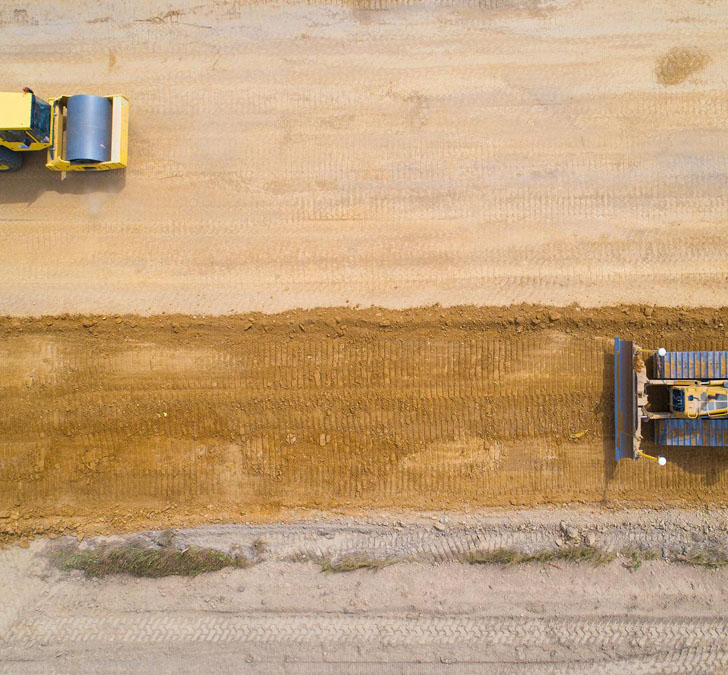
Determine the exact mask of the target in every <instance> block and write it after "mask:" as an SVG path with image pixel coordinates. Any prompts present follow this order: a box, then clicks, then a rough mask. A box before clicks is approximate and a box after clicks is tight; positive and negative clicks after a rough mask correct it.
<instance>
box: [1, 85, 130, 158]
mask: <svg viewBox="0 0 728 675" xmlns="http://www.w3.org/2000/svg"><path fill="white" fill-rule="evenodd" d="M128 144H129V101H128V100H127V99H126V97H124V96H120V95H118V94H117V95H112V96H91V95H88V94H75V95H72V96H68V95H62V96H58V97H57V98H51V99H48V101H44V100H43V99H42V98H39V97H38V96H36V95H35V93H33V90H32V89H28V88H27V87H25V88H24V89H23V91H22V92H17V93H16V92H0V171H17V170H18V169H20V167H21V166H22V164H23V153H24V152H32V151H34V150H45V149H47V150H48V157H47V159H46V167H48V168H49V169H52V170H53V171H109V170H111V169H123V168H124V167H126V163H127V153H128Z"/></svg>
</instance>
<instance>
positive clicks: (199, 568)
mask: <svg viewBox="0 0 728 675" xmlns="http://www.w3.org/2000/svg"><path fill="white" fill-rule="evenodd" d="M50 557H51V561H52V562H53V563H54V564H55V565H56V566H57V567H59V568H60V569H62V570H80V571H82V572H84V573H85V574H86V575H87V576H89V577H105V576H107V575H109V574H128V575H130V576H133V577H151V578H159V577H168V576H193V577H194V576H197V575H198V574H204V573H205V572H216V571H217V570H221V569H224V568H226V567H239V568H240V567H249V566H250V562H249V561H248V560H247V559H246V558H244V557H243V556H240V555H228V554H227V553H223V552H222V551H217V550H215V549H210V548H199V547H195V546H192V547H189V548H187V549H177V548H173V547H171V546H166V547H162V548H155V547H150V546H138V545H133V544H124V545H108V546H99V547H98V548H94V549H88V550H80V549H79V548H77V547H64V548H60V549H57V550H56V551H54V552H52V553H51V556H50Z"/></svg>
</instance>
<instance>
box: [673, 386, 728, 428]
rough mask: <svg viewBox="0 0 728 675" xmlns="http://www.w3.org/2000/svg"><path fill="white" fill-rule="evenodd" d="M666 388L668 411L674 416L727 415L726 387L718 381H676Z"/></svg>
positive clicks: (727, 393)
mask: <svg viewBox="0 0 728 675" xmlns="http://www.w3.org/2000/svg"><path fill="white" fill-rule="evenodd" d="M668 390H669V396H670V412H671V413H672V414H673V415H674V416H675V417H686V418H688V419H696V418H698V417H726V416H728V388H726V386H724V385H723V384H721V383H719V382H718V383H716V381H712V382H711V383H710V384H704V383H702V382H678V383H675V384H674V385H672V386H670V387H668Z"/></svg>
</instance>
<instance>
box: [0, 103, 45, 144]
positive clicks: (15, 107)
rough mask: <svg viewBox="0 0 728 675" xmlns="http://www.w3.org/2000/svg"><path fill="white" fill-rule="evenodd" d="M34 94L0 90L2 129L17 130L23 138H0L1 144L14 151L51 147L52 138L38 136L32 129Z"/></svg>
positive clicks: (0, 124) (0, 122) (0, 123)
mask: <svg viewBox="0 0 728 675" xmlns="http://www.w3.org/2000/svg"><path fill="white" fill-rule="evenodd" d="M32 109H33V94H30V93H25V92H20V93H15V92H0V129H2V130H3V131H17V132H22V133H19V134H18V135H19V136H23V140H18V141H8V140H4V139H3V138H0V146H3V147H5V148H9V149H10V150H13V151H14V152H29V151H34V150H45V149H46V148H48V147H50V145H51V143H50V138H48V139H44V138H36V137H35V136H34V135H33V133H32V130H31V126H32V124H31V113H32Z"/></svg>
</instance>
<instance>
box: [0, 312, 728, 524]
mask: <svg viewBox="0 0 728 675" xmlns="http://www.w3.org/2000/svg"><path fill="white" fill-rule="evenodd" d="M648 314H649V316H648ZM724 315H725V313H724V312H723V311H722V310H712V309H703V310H691V311H690V312H687V311H685V310H668V309H661V308H657V309H654V310H650V312H647V313H645V312H643V311H642V309H641V308H638V307H624V308H607V309H602V310H580V309H579V308H567V309H564V308H560V309H556V308H545V307H537V306H523V307H520V308H514V309H497V308H474V307H464V308H454V309H442V308H437V307H434V308H423V309H417V310H407V311H402V312H398V311H384V310H377V309H371V310H359V311H357V310H350V309H343V308H342V309H327V310H314V311H310V312H305V311H295V312H288V313H285V314H281V315H273V316H265V315H251V316H249V317H245V316H229V317H191V316H170V317H146V318H142V317H130V316H124V317H105V318H104V317H66V316H64V317H44V318H42V319H17V318H16V319H13V318H9V319H3V320H1V321H0V335H2V341H0V357H2V358H0V382H2V385H0V408H2V411H3V415H2V418H0V515H2V516H3V517H2V519H0V527H1V528H3V529H2V532H3V537H5V538H12V537H16V536H23V535H25V534H28V533H30V532H32V531H36V530H37V531H45V530H47V531H51V532H55V531H63V530H64V529H65V528H69V527H71V528H77V529H79V528H80V530H84V529H88V531H96V530H98V529H104V528H123V529H130V528H141V527H146V526H148V525H149V524H150V523H154V524H155V525H156V524H164V523H182V522H184V523H185V524H195V523H199V522H218V521H219V520H221V519H222V520H236V519H240V518H243V517H244V518H256V517H260V518H266V517H270V516H271V515H273V514H278V515H280V512H281V510H286V509H295V508H318V509H344V510H347V509H351V510H357V509H361V508H368V507H392V508H400V507H401V508H434V509H462V508H468V507H471V506H473V507H475V506H487V505H499V504H534V503H539V502H551V501H562V502H564V501H574V500H578V501H588V502H596V501H601V500H608V501H612V500H615V499H616V500H628V501H633V502H635V501H636V502H644V503H649V504H655V503H664V502H675V501H680V500H689V501H692V502H702V501H710V502H720V503H722V502H724V501H725V489H726V486H727V480H726V478H725V471H724V469H725V459H726V458H725V451H723V450H720V449H713V450H707V449H706V450H695V449H693V450H687V451H686V450H680V451H674V452H672V453H670V452H668V453H667V455H668V457H669V459H670V460H672V461H671V463H670V464H669V465H668V466H667V467H666V468H665V469H662V470H659V469H658V467H655V466H653V465H652V464H651V463H647V462H638V463H632V462H623V463H621V464H620V465H619V466H615V463H614V460H613V453H612V395H613V392H612V386H613V385H612V381H613V372H612V363H611V360H612V356H611V349H612V336H613V335H615V334H619V335H624V336H631V337H633V338H635V339H639V340H642V341H643V343H644V344H645V345H655V344H658V343H659V345H662V346H666V347H668V348H672V347H678V346H679V347H681V348H684V349H690V348H695V349H696V348H702V349H706V348H718V347H724V345H725V328H724V324H723V317H724Z"/></svg>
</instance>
